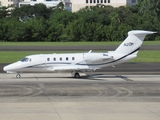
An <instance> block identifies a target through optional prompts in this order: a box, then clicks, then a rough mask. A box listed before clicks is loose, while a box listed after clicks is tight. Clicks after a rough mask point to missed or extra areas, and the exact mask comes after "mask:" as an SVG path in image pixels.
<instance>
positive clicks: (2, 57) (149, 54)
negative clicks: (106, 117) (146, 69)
mask: <svg viewBox="0 0 160 120" xmlns="http://www.w3.org/2000/svg"><path fill="white" fill-rule="evenodd" d="M85 52H86V51H85ZM97 52H98V51H97ZM101 52H105V51H101ZM52 53H53V52H52V51H0V63H13V62H15V61H18V60H20V59H22V58H24V57H25V56H27V55H33V54H52ZM55 53H78V51H58V52H56V51H55ZM81 53H82V52H81ZM130 62H160V51H159V50H149V51H145V50H144V51H143V50H140V51H139V53H138V56H137V58H135V59H133V60H131V61H130Z"/></svg>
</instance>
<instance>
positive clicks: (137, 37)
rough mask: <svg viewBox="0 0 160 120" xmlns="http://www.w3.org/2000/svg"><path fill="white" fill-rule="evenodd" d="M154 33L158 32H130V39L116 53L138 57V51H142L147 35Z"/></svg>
mask: <svg viewBox="0 0 160 120" xmlns="http://www.w3.org/2000/svg"><path fill="white" fill-rule="evenodd" d="M153 33H156V32H152V31H144V30H133V31H129V32H128V37H127V38H126V39H125V40H124V41H123V42H122V44H121V45H120V46H119V47H118V48H117V49H116V50H115V53H116V54H123V55H137V53H138V50H139V49H140V47H141V45H142V43H143V41H144V38H145V37H146V35H148V34H153Z"/></svg>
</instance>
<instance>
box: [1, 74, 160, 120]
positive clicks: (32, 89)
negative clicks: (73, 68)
mask: <svg viewBox="0 0 160 120" xmlns="http://www.w3.org/2000/svg"><path fill="white" fill-rule="evenodd" d="M159 86H160V75H99V76H90V77H86V76H83V75H82V77H81V78H80V79H74V78H72V77H71V75H70V74H67V73H66V74H52V73H36V74H33V73H27V74H22V78H21V79H16V78H15V75H14V74H4V73H1V74H0V120H160V87H159Z"/></svg>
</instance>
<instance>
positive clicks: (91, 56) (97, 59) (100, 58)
mask: <svg viewBox="0 0 160 120" xmlns="http://www.w3.org/2000/svg"><path fill="white" fill-rule="evenodd" d="M83 58H84V61H85V62H89V63H102V62H105V61H108V60H113V56H108V55H107V54H103V53H102V54H99V53H85V54H83Z"/></svg>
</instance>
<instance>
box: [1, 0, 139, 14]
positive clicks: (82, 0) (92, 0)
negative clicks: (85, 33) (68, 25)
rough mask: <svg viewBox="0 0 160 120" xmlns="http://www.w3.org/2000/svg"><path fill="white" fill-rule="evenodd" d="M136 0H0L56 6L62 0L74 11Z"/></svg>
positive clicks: (19, 3)
mask: <svg viewBox="0 0 160 120" xmlns="http://www.w3.org/2000/svg"><path fill="white" fill-rule="evenodd" d="M137 1H138V0H1V4H2V5H3V6H9V5H14V6H15V7H20V6H23V5H35V4H38V3H43V4H45V5H46V6H47V7H54V6H57V5H58V4H59V3H60V2H63V3H64V5H65V9H66V10H69V11H72V12H76V11H78V10H80V9H81V8H84V7H86V6H95V5H97V4H104V5H111V6H113V7H119V6H127V5H129V6H132V5H135V4H136V3H137Z"/></svg>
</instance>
